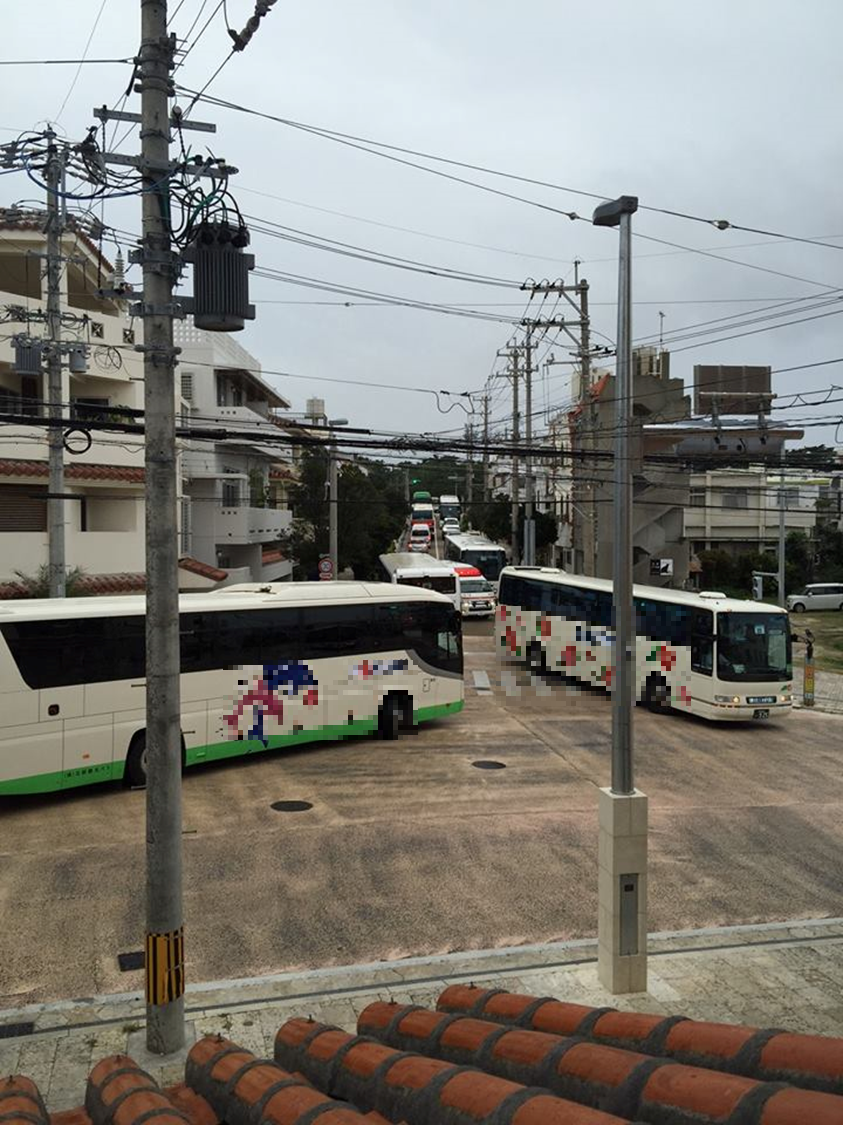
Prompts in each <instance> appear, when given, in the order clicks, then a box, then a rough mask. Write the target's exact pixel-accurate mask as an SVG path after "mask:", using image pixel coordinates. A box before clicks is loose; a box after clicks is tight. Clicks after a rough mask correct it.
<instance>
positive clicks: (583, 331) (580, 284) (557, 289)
mask: <svg viewBox="0 0 843 1125" xmlns="http://www.w3.org/2000/svg"><path fill="white" fill-rule="evenodd" d="M577 265H578V263H575V268H576V267H577ZM575 276H578V275H575ZM521 288H522V289H523V290H526V291H528V292H529V293H530V294H531V296H535V295H536V294H538V293H541V294H543V295H545V296H547V295H549V294H551V293H556V294H558V295H559V296H560V297H563V298H564V299H565V300H566V301H567V302H568V304H569V305H570V306H571V308H572V309H574V311H575V312H576V313H577V316H576V318H572V319H570V320H567V319H566V318H565V317H547V318H544V319H542V318H538V319H534V320H530V319H524V320H522V321H521V324H522V325H523V326H524V327H525V328H527V329H528V330H530V329H535V328H542V329H545V330H546V331H547V330H550V329H558V330H559V331H561V332H564V333H565V335H566V336H568V337H569V338H570V339H571V341H572V342H573V343H574V345H575V346H576V348H577V351H578V353H579V355H580V359H581V363H580V372H581V374H580V383H581V386H580V400H581V401H582V398H583V397H584V395H585V393H586V392H585V386H586V384H585V380H586V379H587V378H588V379H590V360H589V350H588V349H589V347H590V344H589V327H588V282H587V281H585V280H583V281H579V280H578V279H577V280H576V281H575V283H574V284H573V285H566V284H565V283H564V282H563V281H553V282H542V283H541V284H536V283H535V282H524V284H523V285H522V286H521ZM577 298H578V300H577ZM577 327H579V329H580V335H579V337H577V336H575V335H574V333H573V331H572V329H574V328H577ZM528 414H532V409H531V408H528ZM594 430H595V427H594V426H593V425H592V433H594ZM592 440H594V439H592ZM528 444H529V442H528ZM531 460H532V459H531ZM579 466H580V472H582V470H583V463H582V460H580V462H579ZM528 476H529V474H528ZM528 487H529V485H528ZM575 510H576V509H575ZM591 515H592V531H593V556H594V558H595V559H596V554H597V531H596V507H595V506H594V496H593V493H592V509H591ZM583 561H584V560H583ZM592 565H593V567H594V564H592ZM594 569H595V570H596V567H594Z"/></svg>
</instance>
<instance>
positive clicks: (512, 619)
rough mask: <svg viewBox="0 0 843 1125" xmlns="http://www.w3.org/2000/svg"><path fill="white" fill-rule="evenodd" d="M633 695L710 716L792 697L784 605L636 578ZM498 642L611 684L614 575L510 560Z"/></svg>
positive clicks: (771, 707)
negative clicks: (668, 586)
mask: <svg viewBox="0 0 843 1125" xmlns="http://www.w3.org/2000/svg"><path fill="white" fill-rule="evenodd" d="M633 600H634V603H635V616H636V634H637V635H636V643H635V686H634V691H635V695H636V698H638V699H639V700H640V701H641V702H642V703H646V704H647V705H649V706H650V707H651V708H652V709H653V710H667V709H669V708H675V709H676V710H679V711H686V712H688V713H690V714H692V715H700V716H701V717H702V718H705V719H715V720H717V719H721V720H722V719H726V720H734V719H769V718H770V717H772V716H783V715H786V714H788V713H789V712H790V710H791V706H792V700H793V684H792V676H793V671H792V667H791V636H790V625H789V622H788V616H787V614H786V613H785V612H784V611H783V610H782V609H780V608H779V607H778V606H775V605H765V604H763V603H762V602H753V601H740V600H736V599H732V598H727V597H726V596H725V595H723V594H719V593H714V592H712V593H705V592H703V593H700V594H694V593H687V592H685V591H681V590H668V589H664V588H663V587H659V586H634V587H633ZM498 604H499V608H498V615H497V622H496V630H495V632H496V643H497V648H498V652H499V653H500V654H501V655H509V656H514V657H516V658H518V659H520V660H522V661H524V662H525V663H527V664H528V665H530V667H531V668H533V669H534V670H535V671H546V670H549V671H561V672H563V673H564V674H565V675H566V676H572V677H574V678H576V679H579V680H582V681H584V682H585V683H591V684H595V685H598V686H601V687H604V688H606V689H607V690H611V689H612V687H613V685H614V681H615V661H616V656H615V632H614V628H613V605H612V583H611V582H609V581H607V580H605V579H601V578H585V577H583V576H582V575H579V574H568V573H566V572H565V571H563V570H553V569H550V568H539V567H507V568H506V569H505V570H504V572H503V574H502V575H501V580H500V587H499V590H498Z"/></svg>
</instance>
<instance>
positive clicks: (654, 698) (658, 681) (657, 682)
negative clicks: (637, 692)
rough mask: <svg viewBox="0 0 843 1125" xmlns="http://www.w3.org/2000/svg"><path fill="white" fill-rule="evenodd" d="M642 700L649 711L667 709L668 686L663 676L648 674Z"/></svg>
mask: <svg viewBox="0 0 843 1125" xmlns="http://www.w3.org/2000/svg"><path fill="white" fill-rule="evenodd" d="M644 702H645V703H646V704H647V706H648V707H649V708H650V710H651V711H667V710H669V708H670V688H669V687H668V686H667V681H666V680H665V678H664V676H650V678H649V679H648V680H647V686H646V688H645V689H644Z"/></svg>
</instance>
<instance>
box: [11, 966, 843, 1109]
mask: <svg viewBox="0 0 843 1125" xmlns="http://www.w3.org/2000/svg"><path fill="white" fill-rule="evenodd" d="M438 1007H439V1010H437V1011H434V1010H432V1009H426V1008H422V1007H420V1006H418V1005H414V1004H409V1005H403V1004H397V1003H395V1002H388V1003H387V1002H384V1001H377V1002H376V1003H373V1004H370V1005H369V1006H368V1007H367V1008H365V1009H364V1010H363V1012H361V1014H360V1016H359V1019H358V1025H357V1028H358V1032H360V1034H356V1035H355V1034H350V1033H348V1032H346V1031H343V1030H342V1029H340V1028H338V1027H334V1026H331V1025H328V1024H322V1023H317V1022H315V1021H314V1020H312V1019H303V1018H294V1019H290V1020H288V1021H287V1022H286V1023H284V1025H283V1026H282V1027H281V1028H280V1029H279V1031H278V1033H277V1035H276V1036H275V1048H274V1060H270V1059H266V1058H258V1057H256V1056H255V1055H254V1054H253V1053H252V1052H251V1051H249V1050H246V1049H245V1048H243V1047H240V1046H238V1045H237V1044H235V1043H233V1042H231V1041H229V1040H228V1039H226V1038H224V1037H222V1036H220V1035H206V1036H204V1037H203V1038H202V1039H200V1040H198V1041H197V1042H196V1043H195V1044H194V1045H193V1047H192V1048H191V1049H190V1051H189V1053H188V1056H187V1061H186V1064H185V1080H184V1082H180V1083H177V1084H176V1085H174V1086H168V1087H166V1088H163V1087H161V1086H159V1085H158V1084H157V1083H156V1082H155V1080H154V1079H153V1078H152V1077H151V1076H150V1075H149V1074H147V1073H146V1072H145V1071H143V1070H142V1069H141V1068H140V1067H138V1065H137V1064H136V1063H135V1062H134V1060H133V1059H132V1058H131V1057H129V1056H128V1055H112V1056H108V1057H106V1058H105V1059H102V1060H100V1061H99V1062H98V1063H97V1064H96V1065H95V1066H94V1068H93V1070H92V1071H91V1073H90V1076H89V1078H88V1083H87V1088H86V1092H85V1099H84V1106H80V1107H78V1108H76V1109H71V1110H66V1111H63V1112H60V1113H55V1114H52V1115H50V1114H49V1112H48V1108H47V1107H46V1106H45V1104H44V1101H43V1099H42V1097H41V1094H40V1092H39V1090H38V1087H37V1085H36V1084H35V1083H34V1082H33V1081H32V1079H30V1078H28V1077H25V1076H23V1075H12V1076H11V1077H9V1078H8V1079H6V1080H0V1109H2V1118H3V1121H4V1125H144V1123H145V1122H147V1121H148V1120H150V1119H151V1118H153V1117H154V1118H155V1122H156V1125H258V1123H260V1125H311V1123H314V1122H315V1121H316V1119H317V1118H318V1120H319V1125H359V1123H360V1120H361V1118H366V1119H368V1121H369V1122H370V1123H371V1125H385V1123H386V1122H391V1123H392V1125H404V1123H409V1125H465V1123H466V1122H471V1125H623V1123H625V1122H626V1123H628V1122H630V1121H633V1122H637V1123H639V1125H665V1123H667V1122H670V1123H671V1125H738V1122H740V1125H840V1123H841V1122H843V1097H841V1096H840V1094H841V1093H843V1038H832V1037H824V1036H810V1035H797V1034H794V1033H791V1032H784V1031H778V1030H775V1029H773V1030H770V1031H765V1032H761V1031H759V1030H758V1029H757V1028H754V1027H744V1026H742V1025H737V1024H714V1023H705V1022H702V1021H697V1020H690V1019H685V1018H684V1017H681V1016H679V1017H663V1016H658V1015H651V1014H648V1013H640V1012H619V1011H617V1010H615V1009H613V1008H590V1007H588V1006H585V1005H580V1004H571V1003H564V1002H561V1001H557V1000H554V999H552V998H549V997H534V996H524V995H519V994H515V993H509V992H506V991H505V990H502V989H483V988H475V987H474V986H464V985H452V986H451V987H450V988H448V989H446V990H445V991H444V992H443V993H442V994H441V996H440V997H439V1003H438ZM448 1007H450V1008H455V1009H456V1010H455V1011H445V1010H442V1009H444V1008H448ZM481 1010H482V1014H483V1015H484V1016H485V1018H482V1019H481V1018H477V1017H478V1013H480V1012H481ZM518 1021H520V1025H518ZM528 1025H529V1026H528ZM536 1025H539V1026H540V1027H541V1028H542V1030H534V1029H533V1028H535V1027H536ZM660 1025H664V1026H660ZM549 1027H556V1028H557V1029H558V1030H557V1031H556V1032H552V1031H549V1030H548V1028H549ZM680 1030H681V1034H680ZM655 1033H657V1035H658V1037H660V1038H658V1037H657V1036H656V1034H655ZM674 1036H677V1037H679V1039H681V1040H682V1042H683V1043H686V1044H687V1043H688V1042H692V1041H694V1042H696V1047H695V1050H696V1051H697V1052H699V1049H700V1045H701V1043H702V1042H703V1040H704V1041H705V1042H706V1043H707V1044H708V1051H709V1055H708V1056H706V1057H710V1058H711V1059H712V1060H713V1061H712V1062H709V1063H708V1064H707V1065H705V1066H700V1065H688V1064H687V1063H683V1062H678V1061H677V1059H676V1057H671V1056H669V1055H666V1054H662V1055H660V1056H656V1055H653V1054H648V1053H647V1052H646V1051H645V1050H644V1045H645V1044H646V1045H649V1046H650V1047H651V1048H652V1047H653V1045H654V1044H656V1043H657V1042H661V1043H662V1045H663V1050H664V1051H668V1050H670V1049H671V1042H672V1039H673V1037H674ZM695 1037H696V1038H695ZM618 1039H622V1040H624V1042H625V1046H624V1047H618V1046H616V1045H614V1041H616V1040H618ZM607 1040H609V1041H610V1042H607ZM629 1043H634V1044H636V1046H637V1048H638V1049H637V1050H631V1049H629ZM749 1043H752V1044H754V1046H753V1048H752V1051H748V1050H747V1044H749ZM673 1046H674V1047H675V1046H676V1043H675V1042H674V1043H673ZM770 1050H771V1051H772V1054H768V1053H767V1052H768V1051H770ZM750 1055H752V1057H754V1058H755V1060H756V1066H757V1067H760V1068H761V1070H764V1069H765V1068H766V1069H767V1070H769V1067H770V1063H771V1059H772V1060H773V1062H774V1064H775V1066H774V1069H775V1072H776V1080H772V1079H771V1078H770V1077H769V1076H768V1075H767V1074H766V1073H764V1074H762V1073H761V1072H760V1071H759V1073H758V1074H757V1075H752V1076H749V1075H740V1074H736V1073H734V1072H731V1073H727V1071H728V1070H729V1067H730V1066H731V1065H733V1064H734V1061H735V1058H736V1057H738V1056H740V1057H742V1058H743V1064H742V1065H746V1060H747V1059H748V1058H749V1057H750ZM818 1082H819V1083H820V1084H821V1088H819V1089H818V1088H814V1089H811V1088H806V1087H810V1086H811V1085H812V1084H814V1085H816V1083H818ZM80 1092H81V1091H80Z"/></svg>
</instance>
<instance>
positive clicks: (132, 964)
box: [117, 949, 146, 973]
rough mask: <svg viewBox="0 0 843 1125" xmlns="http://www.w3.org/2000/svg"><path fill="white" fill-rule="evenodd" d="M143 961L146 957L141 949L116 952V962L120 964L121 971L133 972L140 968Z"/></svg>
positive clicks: (142, 965)
mask: <svg viewBox="0 0 843 1125" xmlns="http://www.w3.org/2000/svg"><path fill="white" fill-rule="evenodd" d="M145 962H146V958H145V956H144V952H143V950H142V949H133V950H132V952H131V953H118V954H117V964H118V965H119V966H120V972H121V973H133V972H135V971H136V970H137V969H142V968H143V967H144V964H145Z"/></svg>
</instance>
